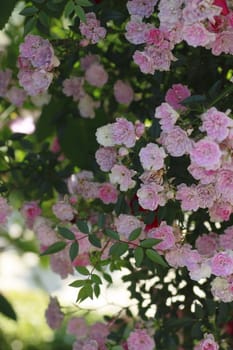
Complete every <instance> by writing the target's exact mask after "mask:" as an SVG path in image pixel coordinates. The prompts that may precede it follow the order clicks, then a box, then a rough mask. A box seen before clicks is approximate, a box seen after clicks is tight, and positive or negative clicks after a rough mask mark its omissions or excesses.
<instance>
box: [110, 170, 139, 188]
mask: <svg viewBox="0 0 233 350" xmlns="http://www.w3.org/2000/svg"><path fill="white" fill-rule="evenodd" d="M135 174H136V172H135V171H134V170H131V169H128V168H127V167H126V166H124V165H118V164H115V165H114V166H113V167H112V169H111V173H110V174H109V179H110V182H111V183H112V184H117V185H120V191H123V192H125V191H128V190H129V189H131V188H133V187H134V186H135V185H136V182H135V181H134V180H133V179H132V177H133V176H134V175H135Z"/></svg>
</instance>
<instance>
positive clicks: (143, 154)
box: [139, 142, 167, 171]
mask: <svg viewBox="0 0 233 350" xmlns="http://www.w3.org/2000/svg"><path fill="white" fill-rule="evenodd" d="M166 156H167V155H166V153H165V151H164V149H163V148H162V147H159V146H158V145H156V144H155V143H151V142H150V143H148V144H147V145H146V147H142V148H141V150H140V152H139V158H140V162H141V164H142V167H143V169H144V170H155V171H156V170H159V169H162V168H163V167H164V159H165V158H166Z"/></svg>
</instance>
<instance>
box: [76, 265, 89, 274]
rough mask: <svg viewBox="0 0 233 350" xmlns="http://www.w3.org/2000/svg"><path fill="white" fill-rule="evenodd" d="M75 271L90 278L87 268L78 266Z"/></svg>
mask: <svg viewBox="0 0 233 350" xmlns="http://www.w3.org/2000/svg"><path fill="white" fill-rule="evenodd" d="M75 269H76V270H77V271H78V273H80V274H81V275H84V276H89V275H90V273H89V271H88V269H87V268H86V267H85V266H76V267H75Z"/></svg>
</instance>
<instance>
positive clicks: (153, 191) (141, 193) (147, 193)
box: [137, 182, 163, 211]
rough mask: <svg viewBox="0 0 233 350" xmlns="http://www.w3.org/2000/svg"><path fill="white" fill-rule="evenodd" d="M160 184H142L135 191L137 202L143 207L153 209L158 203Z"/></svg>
mask: <svg viewBox="0 0 233 350" xmlns="http://www.w3.org/2000/svg"><path fill="white" fill-rule="evenodd" d="M162 189H163V188H162V186H159V185H157V184H155V183H153V182H152V183H149V184H146V185H144V184H142V185H141V187H140V188H139V190H138V191H137V197H138V202H139V204H140V206H141V207H142V208H143V209H148V210H151V211H154V210H156V209H157V208H158V206H159V205H160V200H161V198H160V193H159V192H161V191H162Z"/></svg>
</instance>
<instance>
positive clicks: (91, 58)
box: [80, 54, 100, 70]
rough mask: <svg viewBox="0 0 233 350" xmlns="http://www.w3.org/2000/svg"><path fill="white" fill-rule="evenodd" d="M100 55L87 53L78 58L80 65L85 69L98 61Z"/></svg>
mask: <svg viewBox="0 0 233 350" xmlns="http://www.w3.org/2000/svg"><path fill="white" fill-rule="evenodd" d="M99 61H100V56H98V55H92V54H88V55H86V56H84V57H82V58H81V59H80V65H81V68H82V69H83V70H87V69H88V68H89V67H90V66H91V65H92V64H93V63H98V62H99Z"/></svg>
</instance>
